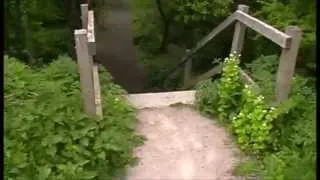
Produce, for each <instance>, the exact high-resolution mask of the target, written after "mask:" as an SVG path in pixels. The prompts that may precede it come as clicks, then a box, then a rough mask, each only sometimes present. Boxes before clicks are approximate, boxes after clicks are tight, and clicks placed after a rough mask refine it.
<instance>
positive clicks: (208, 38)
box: [165, 13, 236, 82]
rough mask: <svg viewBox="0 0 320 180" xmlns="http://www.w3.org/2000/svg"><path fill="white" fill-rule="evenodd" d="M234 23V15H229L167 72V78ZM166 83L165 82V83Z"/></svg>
mask: <svg viewBox="0 0 320 180" xmlns="http://www.w3.org/2000/svg"><path fill="white" fill-rule="evenodd" d="M234 21H236V14H235V13H233V14H231V15H230V16H229V17H228V18H227V19H225V20H224V21H223V22H222V23H221V24H219V25H218V26H217V27H216V28H214V29H213V30H212V31H211V32H210V33H209V34H208V35H207V36H205V37H204V38H202V39H201V40H200V41H199V42H198V43H197V45H196V46H195V47H194V48H193V49H191V50H190V51H189V52H188V53H186V54H185V55H184V56H183V57H182V59H181V61H180V63H179V64H177V66H175V67H174V68H172V69H170V70H169V71H168V77H170V76H171V74H172V73H173V72H175V71H176V69H177V68H179V67H181V66H182V65H184V64H185V63H186V62H187V61H189V60H190V59H189V57H191V56H192V55H193V54H195V53H196V52H197V51H198V50H199V49H201V48H202V47H204V46H205V45H206V44H207V43H208V42H209V41H211V40H212V39H213V38H214V37H215V36H217V35H218V34H219V33H220V32H221V31H223V30H224V29H225V28H227V27H228V26H229V25H231V24H232V23H233V22H234ZM165 82H166V81H165Z"/></svg>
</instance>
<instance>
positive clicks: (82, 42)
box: [74, 4, 102, 118]
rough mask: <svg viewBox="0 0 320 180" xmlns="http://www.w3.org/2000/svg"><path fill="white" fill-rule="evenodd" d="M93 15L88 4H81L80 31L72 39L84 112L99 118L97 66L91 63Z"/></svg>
mask: <svg viewBox="0 0 320 180" xmlns="http://www.w3.org/2000/svg"><path fill="white" fill-rule="evenodd" d="M93 13H94V12H93V11H92V10H90V11H89V10H88V4H81V22H82V29H77V30H75V31H74V37H75V48H76V53H77V61H78V70H79V73H80V85H81V92H82V98H83V104H84V110H85V112H86V113H87V114H88V115H89V116H91V117H94V116H97V117H100V118H101V117H102V106H101V97H100V82H99V74H98V64H96V63H95V62H94V61H93V58H94V55H95V54H96V42H95V32H94V14H93Z"/></svg>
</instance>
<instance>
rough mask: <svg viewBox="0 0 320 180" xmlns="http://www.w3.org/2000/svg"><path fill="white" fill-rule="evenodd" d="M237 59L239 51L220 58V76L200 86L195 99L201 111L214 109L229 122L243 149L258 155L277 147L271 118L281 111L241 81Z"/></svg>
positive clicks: (213, 110) (211, 112)
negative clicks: (221, 66)
mask: <svg viewBox="0 0 320 180" xmlns="http://www.w3.org/2000/svg"><path fill="white" fill-rule="evenodd" d="M239 63H240V55H237V54H230V56H229V57H228V58H226V59H225V61H224V62H223V69H222V77H221V79H220V80H219V81H218V82H217V83H214V82H212V81H209V82H205V83H206V84H205V86H204V85H201V86H199V87H198V90H199V92H197V96H196V98H197V101H196V102H197V105H198V109H199V110H200V111H204V112H205V113H209V114H210V115H212V114H214V113H217V115H218V116H219V119H220V120H222V121H224V122H226V123H228V124H229V123H231V127H232V132H233V133H234V134H235V136H236V139H237V142H238V143H239V145H240V148H241V149H242V150H244V151H246V152H249V153H253V154H256V155H259V154H261V153H262V152H264V151H265V150H266V149H267V148H269V147H276V146H275V145H276V138H275V136H274V135H275V132H274V128H273V122H274V120H275V119H276V118H277V117H278V116H279V114H281V113H280V111H279V110H278V108H275V107H270V106H268V105H267V104H266V102H265V101H264V97H263V96H261V95H260V96H259V95H257V94H256V93H255V91H253V90H251V87H249V86H248V85H245V84H244V83H243V82H242V81H241V79H240V67H239ZM210 84H211V85H210ZM208 87H209V88H213V87H216V88H217V89H208ZM212 91H216V93H213V92H212ZM208 92H210V93H208ZM210 108H211V109H212V110H211V111H209V110H208V109H210ZM269 145H270V146H269Z"/></svg>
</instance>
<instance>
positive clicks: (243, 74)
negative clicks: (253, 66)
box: [240, 69, 260, 92]
mask: <svg viewBox="0 0 320 180" xmlns="http://www.w3.org/2000/svg"><path fill="white" fill-rule="evenodd" d="M240 76H241V80H242V81H243V82H244V83H245V84H248V85H249V86H251V87H252V88H253V89H254V90H255V91H256V92H259V91H260V87H259V86H258V84H257V83H256V82H254V80H253V79H251V77H250V76H249V75H248V74H247V73H246V72H244V71H243V70H242V69H240Z"/></svg>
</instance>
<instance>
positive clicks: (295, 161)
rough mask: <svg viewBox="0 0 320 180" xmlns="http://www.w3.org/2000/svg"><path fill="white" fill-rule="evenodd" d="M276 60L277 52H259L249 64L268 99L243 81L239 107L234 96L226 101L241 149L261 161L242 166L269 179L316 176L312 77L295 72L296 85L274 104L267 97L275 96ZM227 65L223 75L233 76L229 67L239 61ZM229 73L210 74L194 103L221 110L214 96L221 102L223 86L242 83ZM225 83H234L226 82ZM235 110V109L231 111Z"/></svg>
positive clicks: (212, 112) (202, 108)
mask: <svg viewBox="0 0 320 180" xmlns="http://www.w3.org/2000/svg"><path fill="white" fill-rule="evenodd" d="M276 60H277V56H274V55H272V56H261V57H260V58H258V59H257V60H255V61H254V62H253V63H251V64H249V65H248V67H249V68H250V69H251V72H252V73H251V76H252V77H253V78H254V80H255V81H257V83H258V84H259V85H260V87H261V89H262V92H263V94H266V95H268V96H266V97H267V99H264V98H263V97H264V96H262V95H258V94H257V93H256V92H253V91H252V90H251V88H250V87H249V86H244V88H243V86H242V87H241V88H240V90H241V92H242V93H241V94H240V95H239V97H240V98H238V99H237V101H236V102H233V103H234V104H238V108H237V106H234V104H231V103H232V101H231V100H230V98H229V100H228V101H222V102H225V103H229V106H230V107H231V106H233V109H230V111H229V112H228V113H229V114H227V113H225V114H224V116H225V117H228V115H229V117H228V118H227V119H229V120H230V121H231V125H232V132H233V133H234V134H235V136H236V139H237V142H238V144H239V145H240V147H241V149H242V150H244V151H245V152H247V153H249V154H251V155H255V157H256V158H258V163H256V164H259V166H258V165H256V167H255V168H253V167H252V166H250V164H249V165H248V166H246V168H245V169H242V170H240V171H242V175H244V174H243V173H248V174H247V175H254V176H259V177H260V178H262V179H266V180H269V179H279V180H282V179H308V180H309V179H310V180H311V179H315V172H316V164H315V162H316V161H315V160H316V151H315V146H316V137H315V136H316V134H315V132H316V131H315V107H316V106H315V104H316V103H315V102H316V101H315V88H314V80H313V79H312V78H305V77H301V76H298V75H297V76H296V77H295V78H294V86H293V89H292V93H291V95H290V97H289V99H288V100H287V101H285V102H283V103H282V104H280V105H278V106H276V107H270V106H269V105H268V104H267V103H269V102H272V98H273V96H272V95H273V90H274V89H273V87H274V83H275V82H274V79H275V77H274V76H275V72H276V67H277V66H276ZM226 63H228V62H226V61H225V62H224V67H226ZM227 67H229V68H230V69H232V70H233V71H225V70H224V71H223V74H222V79H223V78H226V77H229V76H230V75H229V74H228V73H230V72H235V71H236V69H238V68H239V67H238V63H234V64H232V65H229V66H227ZM230 74H232V73H230ZM236 76H239V74H238V75H236ZM231 77H233V78H229V79H227V80H225V81H222V80H220V81H218V82H217V83H216V85H214V84H213V82H212V81H209V80H208V81H206V82H202V83H201V84H200V85H199V86H198V89H197V93H196V98H197V99H196V103H197V107H198V109H199V110H200V111H202V112H205V113H208V114H210V115H216V114H218V115H219V113H220V111H218V112H217V111H215V109H216V108H217V106H218V105H215V104H214V102H221V99H222V98H224V97H221V96H220V94H219V92H220V91H219V88H220V86H222V87H228V88H230V89H228V88H226V89H225V91H228V92H234V91H231V89H234V86H232V85H231V84H238V83H239V78H234V76H231ZM231 79H233V80H234V81H231ZM223 83H228V84H230V85H229V86H226V85H223ZM210 87H212V89H211V88H210ZM215 87H217V88H216V89H218V90H216V89H215ZM214 91H217V92H214ZM226 94H227V93H226ZM229 94H230V93H229ZM232 113H233V114H234V115H231V114H232ZM231 117H233V118H231ZM230 118H231V119H230ZM260 164H261V165H262V166H261V167H260ZM238 171H239V169H238Z"/></svg>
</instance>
